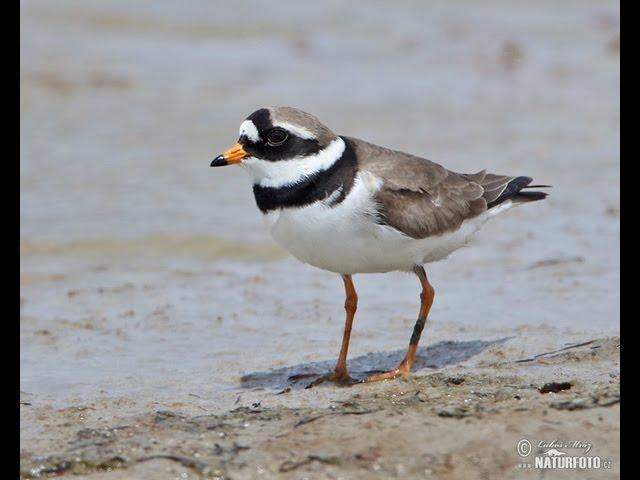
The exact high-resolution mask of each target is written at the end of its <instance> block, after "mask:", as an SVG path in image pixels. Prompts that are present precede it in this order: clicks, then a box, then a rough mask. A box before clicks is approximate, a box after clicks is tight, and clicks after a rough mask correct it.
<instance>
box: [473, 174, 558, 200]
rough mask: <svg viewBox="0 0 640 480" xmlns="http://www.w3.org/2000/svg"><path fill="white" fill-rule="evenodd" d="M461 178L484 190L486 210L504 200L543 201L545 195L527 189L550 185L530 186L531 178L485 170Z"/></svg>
mask: <svg viewBox="0 0 640 480" xmlns="http://www.w3.org/2000/svg"><path fill="white" fill-rule="evenodd" d="M463 176H464V177H465V178H467V179H468V180H470V181H472V182H475V183H478V184H479V185H480V186H482V188H483V189H484V193H483V194H482V197H483V198H484V199H485V201H486V202H487V208H492V207H495V206H497V205H500V204H501V203H502V202H504V201H505V200H511V201H512V202H514V203H525V202H535V201H537V200H543V199H545V198H547V195H548V194H547V193H545V192H539V191H535V190H534V191H531V190H529V189H531V188H549V187H550V185H530V183H531V182H532V180H533V179H532V178H531V177H508V176H506V175H496V174H494V173H487V172H486V170H482V171H480V172H478V173H472V174H469V173H467V174H463Z"/></svg>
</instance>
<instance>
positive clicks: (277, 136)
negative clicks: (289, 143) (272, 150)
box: [267, 128, 289, 147]
mask: <svg viewBox="0 0 640 480" xmlns="http://www.w3.org/2000/svg"><path fill="white" fill-rule="evenodd" d="M288 136H289V135H288V134H287V131H286V130H283V129H281V128H272V129H271V130H270V131H269V133H268V134H267V143H268V144H269V145H271V146H272V147H277V146H279V145H282V144H283V143H284V142H285V140H286V139H287V137H288Z"/></svg>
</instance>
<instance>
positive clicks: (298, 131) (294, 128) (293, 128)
mask: <svg viewBox="0 0 640 480" xmlns="http://www.w3.org/2000/svg"><path fill="white" fill-rule="evenodd" d="M273 126H274V127H280V128H284V129H285V130H288V131H290V132H291V133H293V134H294V135H296V136H297V137H300V138H304V139H306V140H313V139H315V138H316V137H315V135H314V134H313V133H311V132H310V131H309V130H307V129H306V128H304V127H299V126H298V125H293V124H292V123H288V122H274V123H273Z"/></svg>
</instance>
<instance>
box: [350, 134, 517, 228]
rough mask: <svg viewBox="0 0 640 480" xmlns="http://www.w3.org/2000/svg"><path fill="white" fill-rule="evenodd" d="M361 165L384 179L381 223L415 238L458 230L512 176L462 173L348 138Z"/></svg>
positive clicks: (380, 198)
mask: <svg viewBox="0 0 640 480" xmlns="http://www.w3.org/2000/svg"><path fill="white" fill-rule="evenodd" d="M347 140H348V141H349V142H350V143H351V145H352V146H353V148H354V150H355V152H356V157H357V159H358V165H359V167H360V169H361V170H363V171H367V172H370V173H372V174H373V175H375V176H376V177H378V178H380V179H382V181H383V184H382V187H381V188H380V190H379V191H378V193H377V194H376V200H377V202H378V204H379V215H380V217H381V220H382V221H383V222H384V223H386V224H388V225H390V226H392V227H394V228H396V229H397V230H400V231H401V232H403V233H404V234H405V235H408V236H410V237H413V238H425V237H428V236H432V235H439V234H442V233H444V232H449V231H453V230H456V229H458V228H459V227H460V225H461V224H462V222H463V221H464V220H466V219H468V218H473V217H475V216H477V215H479V214H480V213H482V212H484V211H486V210H487V204H488V203H491V202H492V201H495V200H496V199H497V198H498V197H499V196H500V195H501V193H502V192H503V191H504V189H505V188H506V186H507V185H508V183H509V182H510V181H511V179H512V178H513V177H506V176H502V175H493V174H487V173H486V172H485V171H481V172H478V173H475V174H460V173H455V172H452V171H449V170H447V169H446V168H444V167H443V166H441V165H438V164H437V163H434V162H431V161H429V160H427V159H425V158H420V157H416V156H414V155H409V154H408V153H403V152H398V151H395V150H390V149H388V148H384V147H379V146H377V145H373V144H371V143H367V142H364V141H362V140H358V139H354V138H348V139H347Z"/></svg>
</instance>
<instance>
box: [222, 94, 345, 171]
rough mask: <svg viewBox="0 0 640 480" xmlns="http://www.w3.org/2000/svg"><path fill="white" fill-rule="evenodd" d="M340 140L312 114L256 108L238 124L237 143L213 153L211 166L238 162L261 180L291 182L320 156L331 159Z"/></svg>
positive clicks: (340, 145)
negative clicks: (218, 152)
mask: <svg viewBox="0 0 640 480" xmlns="http://www.w3.org/2000/svg"><path fill="white" fill-rule="evenodd" d="M342 150H344V142H343V141H342V139H341V138H340V137H337V136H336V135H335V134H334V133H333V132H332V131H331V130H329V129H328V128H327V127H325V126H324V125H323V124H322V123H321V122H320V121H319V120H318V119H317V118H316V117H314V116H313V115H310V114H308V113H306V112H303V111H302V110H298V109H296V108H291V107H269V108H261V109H260V110H256V111H255V112H253V113H252V114H251V115H249V116H248V117H247V119H246V120H245V121H244V122H242V124H241V125H240V135H239V138H238V141H237V143H236V144H235V145H234V146H233V147H231V148H230V149H228V150H227V151H225V152H224V153H223V154H222V155H219V156H217V157H216V158H214V159H213V161H212V162H211V166H212V167H221V166H224V165H232V164H240V165H242V166H244V167H246V169H247V170H248V171H249V173H250V174H251V175H252V176H253V178H254V182H255V183H260V182H261V181H266V182H267V183H269V182H270V181H271V182H278V183H281V182H285V183H286V181H287V180H291V181H295V180H296V179H297V178H299V177H301V176H304V175H305V172H306V171H307V170H309V169H311V168H313V169H314V170H315V169H316V167H317V164H318V162H319V161H321V160H322V159H323V158H324V157H332V160H335V158H336V157H339V156H340V155H341V154H342Z"/></svg>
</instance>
